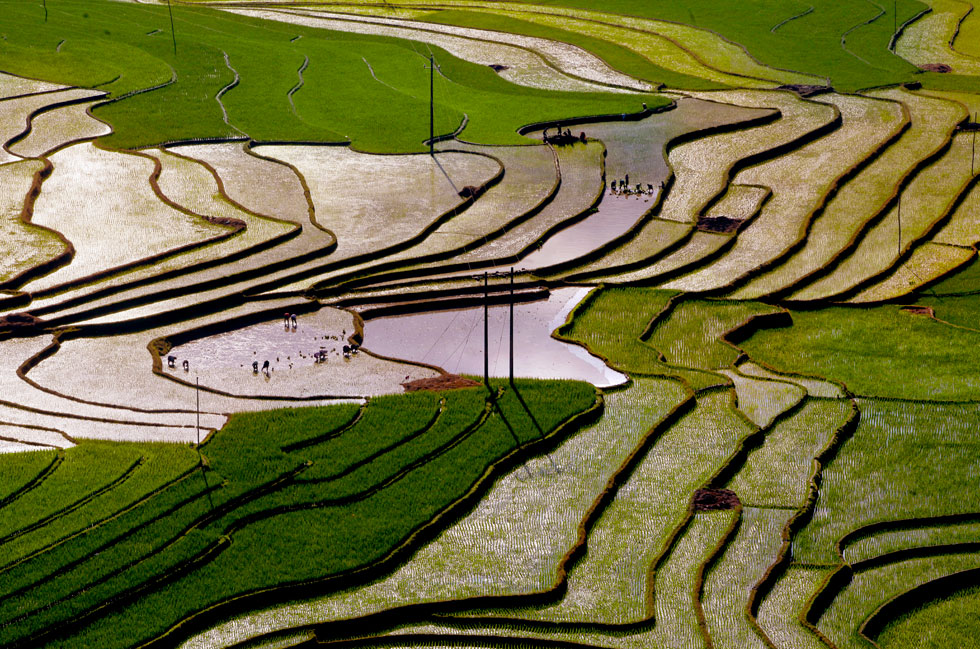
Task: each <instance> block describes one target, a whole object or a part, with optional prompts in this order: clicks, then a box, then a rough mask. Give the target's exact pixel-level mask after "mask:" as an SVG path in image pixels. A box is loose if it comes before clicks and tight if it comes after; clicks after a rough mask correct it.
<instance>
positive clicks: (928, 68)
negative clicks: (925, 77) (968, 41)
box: [919, 63, 953, 74]
mask: <svg viewBox="0 0 980 649" xmlns="http://www.w3.org/2000/svg"><path fill="white" fill-rule="evenodd" d="M919 69H920V70H922V71H923V72H942V73H944V74H945V73H946V72H952V71H953V68H951V67H949V66H948V65H946V64H945V63H923V64H922V65H920V66H919Z"/></svg>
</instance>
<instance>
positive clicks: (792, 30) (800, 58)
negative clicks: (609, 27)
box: [537, 0, 926, 90]
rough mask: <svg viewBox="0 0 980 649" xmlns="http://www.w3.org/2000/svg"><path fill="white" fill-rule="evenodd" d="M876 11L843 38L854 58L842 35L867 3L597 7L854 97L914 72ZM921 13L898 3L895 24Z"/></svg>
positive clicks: (585, 1)
mask: <svg viewBox="0 0 980 649" xmlns="http://www.w3.org/2000/svg"><path fill="white" fill-rule="evenodd" d="M537 4H542V5H558V6H564V7H573V8H577V9H590V10H591V9H594V8H595V3H593V2H590V0H545V1H543V2H538V3H537ZM809 6H813V7H814V9H815V10H814V11H813V12H812V13H810V14H809V15H807V16H806V17H804V18H802V19H799V20H793V21H791V22H789V23H786V24H785V25H784V26H782V27H780V28H779V29H778V30H776V31H775V32H773V31H770V30H771V28H772V27H773V26H775V25H776V24H777V23H779V22H781V21H782V20H784V19H785V18H788V17H790V16H792V15H795V14H799V13H802V12H803V11H804V10H806V9H807V8H808V7H809ZM882 6H883V7H885V8H886V15H884V16H882V17H881V18H879V19H878V20H876V21H875V22H873V23H872V24H870V25H868V26H865V27H861V28H859V29H857V30H855V31H853V32H852V33H851V34H850V35H849V36H848V38H847V45H848V47H849V48H850V49H851V50H852V51H853V52H854V53H855V54H857V56H853V55H851V54H848V53H847V52H845V51H844V50H843V49H842V48H841V44H840V38H841V35H842V34H843V33H844V32H845V31H846V30H847V29H849V28H850V27H852V26H854V25H857V24H858V23H860V22H862V21H864V20H867V19H870V18H872V17H873V16H874V15H875V14H876V13H877V12H878V10H877V9H876V8H875V7H874V6H872V5H871V4H870V3H865V2H861V1H859V0H848V1H846V2H835V1H834V0H807V1H806V2H803V1H799V0H794V1H793V2H791V3H783V2H780V3H772V2H767V1H766V0H748V1H740V0H722V1H721V2H710V3H705V2H699V1H698V0H680V1H678V2H642V1H638V0H611V1H608V2H604V3H603V4H602V10H603V11H606V12H610V13H621V14H627V15H635V16H642V17H645V18H661V19H665V20H672V21H676V22H681V23H685V24H688V25H694V26H696V27H702V28H706V29H711V30H714V31H717V32H718V33H720V34H722V35H723V36H725V37H726V38H729V39H730V40H733V41H735V42H737V43H740V44H742V45H744V46H746V47H747V48H748V50H749V52H750V53H751V54H752V55H754V56H755V57H756V58H758V59H759V60H760V61H762V62H763V63H765V64H768V65H771V66H773V67H778V68H788V69H791V70H796V71H799V72H807V73H810V74H817V75H820V76H825V77H830V78H831V81H832V84H833V85H834V87H836V88H838V89H841V90H854V89H857V88H861V87H868V86H874V85H884V84H887V83H894V82H896V81H901V80H907V79H911V78H915V77H913V76H912V75H913V73H915V71H916V68H914V67H913V66H912V65H911V64H909V63H907V62H905V61H904V60H902V59H900V58H898V57H897V56H895V55H894V54H892V53H891V52H889V51H888V49H887V44H888V40H889V39H890V38H891V35H892V27H893V22H894V15H893V14H892V13H891V9H892V7H891V5H890V4H883V5H882ZM925 8H926V5H924V4H923V3H921V2H917V1H914V0H903V1H902V2H899V3H898V14H899V19H898V22H899V23H900V24H901V23H902V22H904V21H905V20H907V19H909V18H911V17H912V16H914V15H915V14H917V13H918V12H919V11H921V10H922V9H925ZM858 57H861V58H860V59H859V58H858ZM861 59H864V60H863V61H862V60H861Z"/></svg>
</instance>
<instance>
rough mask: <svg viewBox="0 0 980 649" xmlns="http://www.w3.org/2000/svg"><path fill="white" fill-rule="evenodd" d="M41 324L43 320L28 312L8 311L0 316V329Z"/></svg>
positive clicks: (22, 327) (24, 327)
mask: <svg viewBox="0 0 980 649" xmlns="http://www.w3.org/2000/svg"><path fill="white" fill-rule="evenodd" d="M42 324H44V320H41V318H38V317H37V316H33V315H31V314H30V313H10V314H7V315H5V316H2V317H0V329H32V328H34V327H40V326H41V325H42Z"/></svg>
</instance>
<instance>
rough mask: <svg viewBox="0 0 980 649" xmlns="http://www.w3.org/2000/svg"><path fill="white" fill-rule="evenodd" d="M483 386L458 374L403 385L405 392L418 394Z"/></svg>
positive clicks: (418, 380)
mask: <svg viewBox="0 0 980 649" xmlns="http://www.w3.org/2000/svg"><path fill="white" fill-rule="evenodd" d="M480 385H483V384H482V383H480V382H479V381H474V380H473V379H468V378H466V377H463V376H459V375H458V374H443V375H441V376H433V377H430V378H427V379H416V380H414V381H409V382H408V383H402V387H403V388H405V392H417V391H418V390H431V391H433V392H442V391H443V390H459V389H461V388H475V387H478V386H480Z"/></svg>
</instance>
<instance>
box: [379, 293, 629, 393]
mask: <svg viewBox="0 0 980 649" xmlns="http://www.w3.org/2000/svg"><path fill="white" fill-rule="evenodd" d="M590 290H592V289H590V288H562V289H558V290H555V291H552V293H551V296H550V297H549V298H548V299H547V300H541V301H539V302H527V303H521V304H515V305H514V364H515V368H514V375H515V376H520V377H530V378H560V379H578V380H582V381H588V382H589V383H591V384H593V385H595V386H596V387H600V388H602V387H610V386H613V385H619V384H621V383H624V382H625V381H626V380H627V379H628V377H627V376H626V375H625V374H622V373H620V372H617V371H616V370H614V369H612V368H610V367H609V366H607V365H606V364H605V363H603V362H602V360H601V359H599V358H597V357H595V356H593V355H591V354H589V353H588V352H587V351H586V350H585V349H583V348H582V347H579V346H578V345H573V344H570V343H566V342H562V341H560V340H557V339H555V338H552V337H551V332H553V331H554V330H555V329H557V328H558V327H560V326H561V325H562V324H564V323H565V320H566V319H567V318H568V314H569V313H571V312H572V309H574V308H575V306H576V305H577V304H578V303H579V302H581V301H582V300H583V299H584V298H585V296H586V295H588V294H589V291H590ZM509 309H510V307H509V306H508V305H495V306H492V307H490V313H489V328H488V329H489V345H488V347H489V361H490V376H493V377H507V376H508V373H509V349H508V338H509V327H510V324H509ZM364 347H365V348H366V349H370V350H371V351H372V352H374V353H377V354H382V355H385V356H392V357H397V358H401V359H405V360H409V361H416V362H422V363H428V364H430V365H436V366H438V367H441V368H442V369H444V370H446V371H448V372H453V373H461V374H471V375H477V376H482V375H483V349H484V348H483V307H482V306H479V307H472V308H468V309H459V310H454V311H433V312H429V313H417V314H412V315H402V316H390V317H382V318H377V319H374V320H368V321H366V322H365V323H364Z"/></svg>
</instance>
